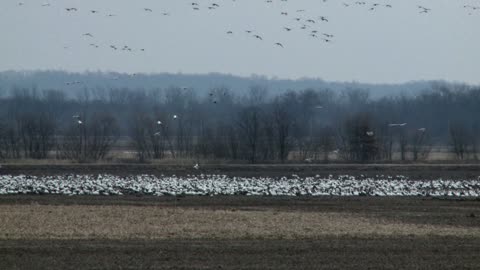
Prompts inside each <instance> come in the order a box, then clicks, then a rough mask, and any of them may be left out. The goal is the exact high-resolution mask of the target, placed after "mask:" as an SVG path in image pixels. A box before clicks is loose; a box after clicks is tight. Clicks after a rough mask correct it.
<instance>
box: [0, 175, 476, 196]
mask: <svg viewBox="0 0 480 270" xmlns="http://www.w3.org/2000/svg"><path fill="white" fill-rule="evenodd" d="M13 194H56V195H106V196H107V195H151V196H177V195H188V196H214V195H244V196H432V197H443V196H447V197H479V196H480V179H477V180H441V179H439V180H431V181H427V180H424V181H422V180H409V179H408V178H406V177H403V176H395V177H391V176H383V175H380V176H377V177H375V178H367V177H358V178H356V177H354V176H348V175H344V176H337V177H333V176H329V177H320V176H318V175H317V176H315V177H306V178H301V177H299V176H297V175H292V176H291V177H282V178H269V177H259V178H245V177H229V176H225V175H203V174H202V175H197V176H185V177H178V176H161V177H156V176H151V175H137V176H129V177H119V176H113V175H98V176H92V175H64V176H42V177H36V176H25V175H18V176H10V175H2V176H0V195H13Z"/></svg>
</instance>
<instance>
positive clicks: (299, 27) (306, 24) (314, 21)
mask: <svg viewBox="0 0 480 270" xmlns="http://www.w3.org/2000/svg"><path fill="white" fill-rule="evenodd" d="M218 1H219V2H218V3H216V2H211V1H208V3H207V1H202V2H200V1H199V2H188V1H187V2H186V3H185V5H186V8H191V9H192V10H194V11H198V12H203V11H206V12H213V11H216V10H218V9H221V8H222V7H223V6H225V5H228V3H227V2H236V0H228V1H227V0H223V1H221V0H218ZM259 2H260V4H261V2H263V4H266V5H273V4H274V3H275V2H278V3H282V2H289V1H288V0H264V1H259ZM290 2H292V1H290ZM326 2H328V0H321V3H326ZM338 4H339V5H341V6H342V7H344V8H355V7H358V8H363V9H366V10H368V11H371V12H374V11H377V10H380V9H393V8H394V4H392V3H391V1H387V2H386V3H378V2H371V1H354V0H350V1H346V0H345V1H339V2H338ZM25 5H27V4H26V3H25V2H18V6H19V7H23V6H25ZM28 5H30V3H29V4H28ZM37 5H38V6H39V7H43V8H53V7H54V4H52V3H50V2H45V3H43V4H40V3H39V4H37ZM460 5H461V6H462V8H463V9H465V10H466V11H467V13H468V15H473V14H474V13H476V12H477V11H480V5H479V6H475V5H467V4H460ZM55 6H56V5H55ZM58 8H61V9H63V10H64V11H65V12H67V13H76V12H86V13H89V14H90V15H92V16H102V15H103V16H106V17H117V14H114V13H110V12H108V11H101V10H95V9H86V10H82V9H81V8H78V7H72V6H59V7H58ZM412 10H416V12H418V13H420V14H428V13H431V12H434V10H432V9H431V8H429V7H426V6H424V5H418V4H417V5H416V6H415V9H413V8H412ZM138 11H139V12H144V13H152V14H155V13H156V15H158V16H171V15H177V14H172V13H171V12H169V11H165V10H162V11H158V12H157V11H156V10H154V9H153V8H150V7H139V8H138ZM310 12H311V10H309V9H294V10H284V11H281V12H279V14H278V15H279V16H283V17H286V18H288V19H289V20H286V23H285V25H283V26H281V27H282V29H283V30H285V31H286V32H291V31H304V32H305V33H306V34H307V35H308V36H310V37H311V38H315V39H319V40H321V41H323V42H325V43H331V42H333V41H334V38H335V35H334V34H332V33H327V32H324V31H321V30H320V29H323V26H322V24H327V23H329V22H330V18H328V17H326V16H325V15H320V14H319V15H316V16H310V15H305V14H310ZM238 32H244V33H245V34H247V35H250V36H251V37H252V38H254V39H256V40H259V41H264V40H265V38H264V36H265V35H264V33H257V32H255V31H254V30H251V29H245V30H241V31H240V30H238V31H234V30H226V31H225V33H226V34H227V35H229V36H230V35H232V36H233V35H235V34H240V33H238ZM83 36H85V37H87V38H90V39H91V41H94V40H95V38H96V36H95V34H94V33H91V32H86V33H83ZM272 45H273V46H277V47H279V48H284V43H283V42H280V41H272ZM89 46H91V47H93V48H100V47H101V46H100V45H98V44H97V43H95V42H90V43H89ZM104 47H107V48H108V49H111V50H114V51H126V52H134V51H137V52H144V51H145V48H137V49H134V48H131V47H130V46H128V45H115V44H110V45H106V46H104ZM64 49H69V47H68V46H64Z"/></svg>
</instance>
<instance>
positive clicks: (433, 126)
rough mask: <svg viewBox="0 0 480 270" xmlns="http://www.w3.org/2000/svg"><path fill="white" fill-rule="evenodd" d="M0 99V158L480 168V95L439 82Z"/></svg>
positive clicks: (32, 93) (18, 91) (43, 93)
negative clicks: (418, 86) (465, 164)
mask: <svg viewBox="0 0 480 270" xmlns="http://www.w3.org/2000/svg"><path fill="white" fill-rule="evenodd" d="M1 96H2V98H1V99H0V159H23V158H28V159H47V158H56V159H66V160H74V161H78V162H93V161H97V160H102V159H106V158H107V157H109V156H111V155H113V153H114V152H115V151H114V150H116V149H125V148H128V149H131V150H132V151H133V152H135V154H136V159H137V161H139V162H148V161H150V160H153V159H165V158H173V159H176V158H191V159H200V160H201V159H208V160H210V159H212V160H227V161H232V162H250V163H261V162H291V161H297V162H298V161H300V162H329V161H332V159H334V160H336V161H344V162H359V163H361V162H392V161H421V160H425V159H427V158H428V157H429V155H430V154H431V151H432V149H433V148H434V147H435V148H439V149H440V148H441V149H444V150H445V151H446V152H449V153H452V155H453V156H454V157H455V158H457V159H459V160H477V159H478V151H479V149H478V148H479V138H480V106H479V104H480V88H478V87H470V86H465V85H445V84H432V85H431V87H430V88H429V89H426V90H425V91H423V92H421V93H420V94H418V95H416V96H412V95H406V94H405V95H402V94H400V95H392V96H387V97H384V98H381V99H372V98H371V97H370V94H369V91H368V90H366V89H345V90H344V91H332V90H329V89H304V90H300V91H297V90H291V91H287V92H281V93H279V94H275V91H273V90H271V89H270V90H269V89H266V88H264V87H260V86H252V87H250V88H249V89H248V91H246V94H242V95H238V96H237V95H235V93H234V92H233V91H231V90H230V89H228V88H226V87H219V88H213V89H211V90H210V91H209V92H208V93H207V94H203V95H201V96H200V95H197V94H196V92H195V90H194V89H191V88H180V87H169V88H166V89H154V90H144V89H128V88H115V89H108V90H105V89H96V88H93V89H89V88H84V89H82V90H81V91H78V92H77V93H76V95H75V97H73V98H72V97H71V93H68V95H67V93H66V92H65V91H62V90H37V89H35V88H15V89H12V90H11V91H10V92H9V94H8V95H1Z"/></svg>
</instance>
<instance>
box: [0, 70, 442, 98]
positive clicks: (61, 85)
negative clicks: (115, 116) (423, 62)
mask: <svg viewBox="0 0 480 270" xmlns="http://www.w3.org/2000/svg"><path fill="white" fill-rule="evenodd" d="M72 82H77V83H76V84H72ZM432 83H433V82H429V81H415V82H407V83H403V84H365V83H357V82H327V81H324V80H322V79H311V78H305V79H298V80H285V79H275V78H273V79H269V78H266V77H263V76H255V75H253V76H251V77H239V76H233V75H228V74H219V73H211V74H170V73H161V74H135V75H131V74H122V73H114V72H110V73H105V72H86V73H69V72H63V71H28V72H20V71H5V72H0V92H1V93H3V94H4V95H5V94H6V93H8V91H9V90H11V89H13V88H14V87H19V88H32V87H35V88H37V89H39V90H44V89H58V90H65V91H67V92H69V90H70V92H75V90H76V89H82V88H84V87H87V88H104V89H110V88H131V89H138V88H144V89H155V88H167V87H171V86H176V87H188V88H193V89H195V90H196V91H198V94H199V95H201V94H204V93H205V92H206V91H208V90H209V89H211V88H214V87H228V88H230V89H231V90H232V91H234V92H235V93H236V94H238V95H241V94H243V93H244V92H245V91H246V90H247V89H248V88H249V87H251V86H262V87H266V88H268V89H269V92H270V93H278V92H283V91H286V90H290V89H291V90H303V89H307V88H313V89H326V88H328V89H331V90H334V91H342V90H345V89H349V88H361V89H369V90H370V94H371V97H373V98H379V97H383V96H390V95H396V94H400V93H405V94H415V93H418V92H419V91H422V90H425V89H429V88H430V86H431V84H432Z"/></svg>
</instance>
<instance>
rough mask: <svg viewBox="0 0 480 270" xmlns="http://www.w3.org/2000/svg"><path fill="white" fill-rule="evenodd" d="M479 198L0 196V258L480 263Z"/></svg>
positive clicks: (25, 264) (6, 265)
mask: <svg viewBox="0 0 480 270" xmlns="http://www.w3.org/2000/svg"><path fill="white" fill-rule="evenodd" d="M478 254H480V200H476V199H465V200H454V199H449V200H447V199H432V198H367V197H349V198H348V197H347V198H334V197H323V198H290V197H246V196H245V197H239V196H228V197H181V198H174V197H160V198H157V197H133V196H129V197H88V196H83V197H65V196H3V197H0V258H1V260H0V269H332V268H334V269H478V268H479V267H480V258H479V256H478Z"/></svg>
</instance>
